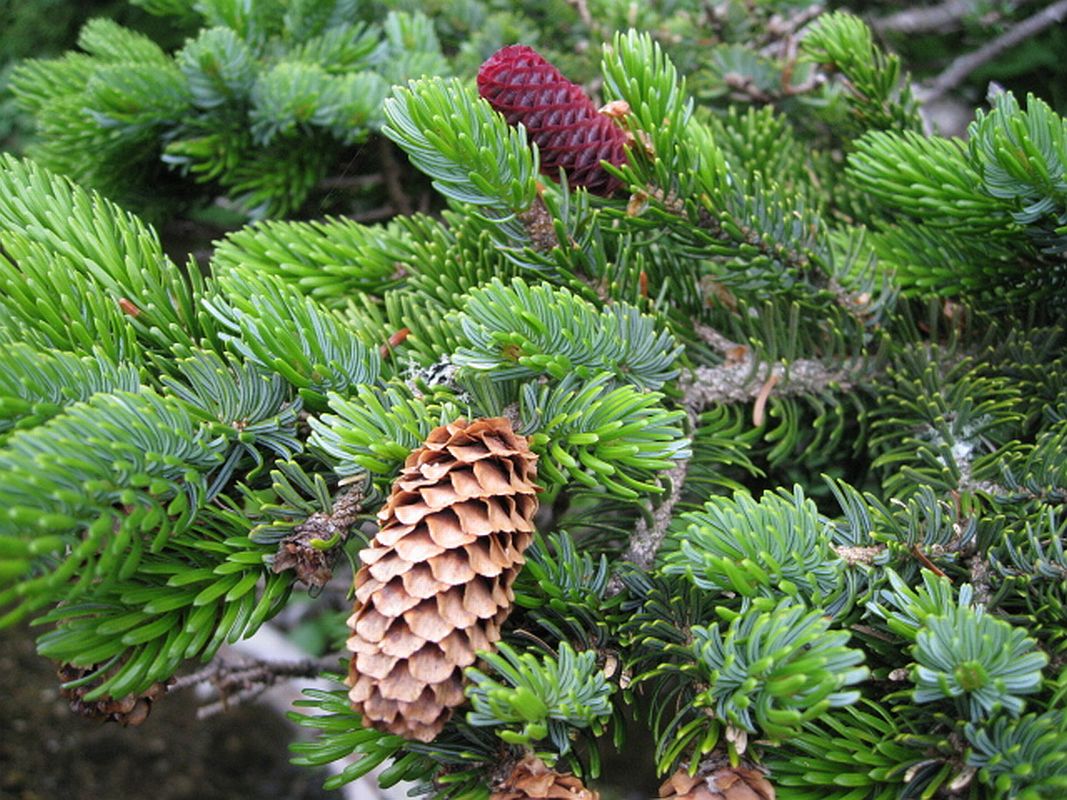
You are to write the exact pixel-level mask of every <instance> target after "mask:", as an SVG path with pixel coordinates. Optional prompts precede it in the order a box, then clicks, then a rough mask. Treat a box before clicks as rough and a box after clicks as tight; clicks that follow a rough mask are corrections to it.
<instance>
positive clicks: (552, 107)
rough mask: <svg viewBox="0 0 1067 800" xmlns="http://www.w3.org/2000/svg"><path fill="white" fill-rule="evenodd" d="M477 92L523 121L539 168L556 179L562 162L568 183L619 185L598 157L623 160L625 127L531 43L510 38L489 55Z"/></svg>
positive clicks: (605, 188) (604, 189) (602, 189)
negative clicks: (510, 42)
mask: <svg viewBox="0 0 1067 800" xmlns="http://www.w3.org/2000/svg"><path fill="white" fill-rule="evenodd" d="M478 93H479V94H480V95H481V96H482V97H484V98H485V99H486V100H488V101H489V104H490V105H491V106H492V107H493V108H495V109H496V110H497V111H499V112H500V113H501V114H503V115H504V118H505V119H507V121H508V123H509V124H511V125H518V124H519V123H520V122H521V123H522V124H523V125H524V126H525V128H526V131H527V133H528V135H529V137H530V139H532V140H533V141H534V142H536V143H537V149H538V151H539V152H540V154H541V172H542V173H543V174H545V175H547V176H548V177H550V178H552V179H553V180H556V179H557V178H558V177H559V168H560V167H563V168H564V169H565V170H566V171H567V180H568V181H569V183H570V185H571V186H584V187H585V188H586V189H588V190H589V191H590V192H593V193H594V194H599V195H604V196H607V195H610V194H612V193H613V192H614V191H615V190H616V189H618V188H619V186H620V185H621V183H620V182H619V181H618V180H617V179H616V178H614V177H613V176H612V175H610V174H608V173H607V172H606V171H605V170H604V168H603V167H601V166H600V162H601V161H607V162H609V163H611V164H615V165H616V166H618V165H620V164H623V163H624V162H625V161H626V152H625V150H624V147H625V145H626V143H627V135H626V132H625V131H623V129H622V128H620V127H619V126H618V125H617V124H615V121H614V120H613V119H612V118H611V116H609V115H607V114H601V113H600V112H598V111H597V108H596V106H595V105H594V104H593V101H592V100H590V99H589V97H588V95H586V93H585V92H584V91H582V87H581V86H578V85H577V84H576V83H571V82H570V81H569V80H567V79H566V78H565V77H563V74H562V73H561V72H560V71H559V70H558V69H556V68H555V67H554V66H552V65H551V64H550V63H549V62H548V61H546V60H545V59H544V58H542V57H541V56H540V54H538V52H537V51H536V50H534V49H533V48H532V47H527V46H526V45H521V44H514V45H510V46H508V47H504V48H502V49H500V50H498V51H497V52H496V53H494V54H493V55H491V56H490V57H489V58H488V59H487V60H486V61H485V63H483V64H482V66H481V68H480V69H479V70H478Z"/></svg>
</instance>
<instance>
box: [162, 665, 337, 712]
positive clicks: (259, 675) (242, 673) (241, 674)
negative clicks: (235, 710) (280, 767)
mask: <svg viewBox="0 0 1067 800" xmlns="http://www.w3.org/2000/svg"><path fill="white" fill-rule="evenodd" d="M336 668H337V658H336V657H330V658H323V659H313V658H308V659H303V660H300V661H264V660H260V659H253V660H248V661H241V662H239V663H234V662H231V661H226V660H223V659H219V660H217V661H213V662H212V663H210V664H208V665H207V666H206V667H204V668H203V669H201V670H198V671H197V672H194V673H192V674H191V675H182V676H181V677H178V678H175V679H174V682H173V683H172V684H171V685H170V686H169V687H168V691H170V692H174V691H177V690H178V689H186V688H188V687H190V686H199V685H201V684H210V685H211V686H213V687H214V688H215V690H216V692H218V700H216V701H214V702H212V703H209V704H208V705H205V706H202V707H201V708H199V709H197V713H196V716H197V719H206V718H207V717H211V716H214V715H215V714H219V713H221V712H223V711H225V710H227V709H228V708H231V707H232V706H235V705H240V704H241V703H245V702H248V701H249V700H252V699H254V698H256V697H258V696H259V695H261V694H262V693H263V692H265V691H266V690H267V689H269V688H270V687H271V686H274V685H275V684H276V683H278V682H279V681H282V680H288V679H289V678H315V677H318V676H319V675H320V674H322V673H323V672H326V671H329V670H331V669H336Z"/></svg>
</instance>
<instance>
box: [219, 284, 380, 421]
mask: <svg viewBox="0 0 1067 800" xmlns="http://www.w3.org/2000/svg"><path fill="white" fill-rule="evenodd" d="M219 283H220V285H221V287H222V289H223V292H224V293H225V296H221V295H220V296H216V297H213V298H211V299H210V300H205V302H204V305H205V306H206V307H207V308H208V310H209V311H210V312H211V313H212V314H213V315H214V316H215V318H216V319H217V320H218V321H219V323H220V324H221V325H222V326H223V328H225V329H226V332H224V333H221V334H220V336H221V338H222V340H223V341H226V342H228V343H229V344H230V345H231V346H232V347H233V349H234V350H235V351H236V352H237V353H238V354H240V355H241V356H242V357H243V358H246V359H248V360H249V361H251V362H252V363H254V364H257V365H259V366H260V367H261V368H262V369H263V370H265V371H267V372H270V373H276V374H279V375H281V376H282V377H283V378H284V379H285V380H286V381H288V382H289V383H290V384H292V385H293V386H294V387H296V388H297V389H298V390H299V391H300V394H301V397H303V398H304V401H305V402H306V403H308V405H309V406H311V407H313V408H315V409H320V408H322V407H324V406H325V404H326V393H327V392H328V391H330V390H337V389H347V388H348V387H350V386H354V385H355V384H359V383H368V382H373V381H374V380H376V379H377V377H378V372H379V370H380V361H379V358H378V354H377V353H375V352H373V351H371V350H370V349H369V348H368V347H366V346H365V345H364V344H363V343H362V342H360V341H359V339H357V338H356V336H355V335H354V333H353V332H352V331H351V330H350V329H348V328H347V327H346V326H345V324H344V323H343V322H342V321H341V319H340V317H339V316H337V315H336V314H334V313H332V312H330V311H329V310H328V309H325V308H323V307H322V306H320V305H319V304H318V303H316V302H315V301H314V300H312V299H311V298H310V297H306V296H304V295H302V294H301V293H300V291H299V290H298V289H296V288H295V287H294V286H292V285H291V284H288V283H285V282H283V281H282V280H280V279H278V278H274V277H271V276H260V275H257V274H255V273H252V272H250V271H247V270H241V271H239V272H238V271H235V272H230V273H228V274H226V275H224V276H221V277H220V279H219Z"/></svg>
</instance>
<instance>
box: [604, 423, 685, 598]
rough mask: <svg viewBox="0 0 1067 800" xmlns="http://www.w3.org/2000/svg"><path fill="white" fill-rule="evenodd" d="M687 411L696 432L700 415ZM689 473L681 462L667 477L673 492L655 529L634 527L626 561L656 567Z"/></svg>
mask: <svg viewBox="0 0 1067 800" xmlns="http://www.w3.org/2000/svg"><path fill="white" fill-rule="evenodd" d="M686 411H687V415H688V417H689V427H690V429H691V430H695V427H696V417H697V412H696V411H695V410H693V409H691V408H687V409H686ZM688 472H689V459H688V458H685V459H681V460H679V461H677V462H676V463H675V465H674V466H673V467H671V468H670V470H668V471H667V477H668V478H670V482H671V488H670V491H669V492H668V493H667V496H666V497H665V498H664V499H663V502H662V503H660V504H659V505H658V506H656V508H655V509H653V511H652V525H651V526H650V525H649V524H648V522H647V521H646V519H645V518H644V517H642V518H641V519H639V520H638V521H637V524H636V525H635V526H634V532H633V534H632V535H631V536H630V546H629V548H627V550H626V555H625V556H624V557H623V558H624V559H625V560H626V561H629V562H631V563H633V564H635V565H636V566H637V567H639V568H640V569H643V570H649V569H651V568H652V563H653V562H654V561H655V560H656V553H657V552H659V547H660V545H661V544H662V543H663V537H664V536H666V535H667V528H668V527H669V526H670V524H671V517H672V515H673V514H674V507H675V505H677V503H678V500H679V499H681V496H682V487H683V486H684V485H685V477H686V474H687V473H688ZM612 588H613V589H615V590H616V591H618V590H621V588H622V585H621V584H618V585H617V586H616V585H613V586H612Z"/></svg>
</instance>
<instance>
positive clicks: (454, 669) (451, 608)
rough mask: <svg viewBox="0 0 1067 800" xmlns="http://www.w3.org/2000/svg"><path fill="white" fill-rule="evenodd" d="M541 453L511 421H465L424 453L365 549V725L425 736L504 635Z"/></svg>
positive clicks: (352, 642)
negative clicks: (469, 670)
mask: <svg viewBox="0 0 1067 800" xmlns="http://www.w3.org/2000/svg"><path fill="white" fill-rule="evenodd" d="M536 463H537V456H536V455H535V454H534V453H532V452H530V448H529V445H528V443H527V441H526V439H525V438H524V437H522V436H518V435H517V434H516V433H515V432H514V431H513V430H512V428H511V423H510V422H508V421H507V420H506V419H503V418H500V417H495V418H492V419H476V420H473V421H472V422H469V423H468V422H467V421H466V420H463V419H459V420H456V421H455V422H453V423H451V424H449V425H443V426H441V427H439V428H435V429H434V430H433V431H431V433H430V435H429V436H428V437H427V439H426V443H425V444H424V445H423V446H422V447H420V448H418V449H417V450H415V451H413V452H412V453H411V454H410V455H409V456H408V458H407V461H406V462H404V468H403V470H401V473H400V475H399V477H398V478H397V479H396V480H395V481H394V482H393V490H392V493H391V494H390V496H389V500H388V501H387V502H386V504H385V506H384V507H383V508H382V510H381V511H380V512H379V513H378V519H379V523H380V528H379V531H378V533H377V535H376V536H375V537H374V539H373V541H371V543H370V546H369V547H368V548H367V549H365V550H363V551H362V552H361V553H360V560H361V561H362V562H363V566H362V567H360V569H359V571H358V572H357V573H356V579H355V585H356V607H355V612H354V613H353V614H352V616H351V617H350V618H349V620H348V625H349V628H350V629H351V631H352V634H351V636H350V637H349V639H348V649H349V650H351V651H352V658H351V660H350V661H349V668H348V680H347V684H348V686H350V687H351V689H350V691H349V693H348V697H349V699H350V700H351V702H352V707H353V708H354V709H355V710H356V711H358V712H359V713H360V714H361V715H362V716H363V721H364V723H365V724H368V725H372V726H373V727H375V728H377V729H379V730H382V731H387V732H389V733H394V734H397V735H398V736H403V737H404V738H407V739H418V740H419V741H422V742H429V741H432V740H433V739H434V738H435V737H436V736H437V734H439V733H440V732H441V729H442V728H443V727H444V725H445V723H446V722H447V721H448V718H449V717H450V716H451V715H452V709H453V708H455V707H456V706H458V705H460V704H462V703H463V702H464V701H465V699H466V698H465V697H464V694H463V668H464V667H468V666H470V665H471V664H473V663H474V660H475V653H476V652H477V651H478V650H486V649H489V648H490V647H491V646H492V645H493V644H494V643H495V642H496V641H497V640H499V639H500V626H501V625H502V624H503V622H504V620H505V619H506V618H507V616H508V614H509V613H510V612H511V603H512V600H513V599H514V594H513V593H512V590H511V585H512V583H513V582H514V580H515V576H516V575H517V574H518V571H519V569H520V568H521V566H522V564H523V563H524V561H525V559H524V558H523V551H524V550H525V549H526V548H527V547H528V546H529V544H530V541H531V540H532V538H533V530H534V526H533V516H534V513H535V512H536V511H537V492H538V491H539V488H538V486H537V485H536V484H535V483H534V478H535V476H536Z"/></svg>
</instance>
